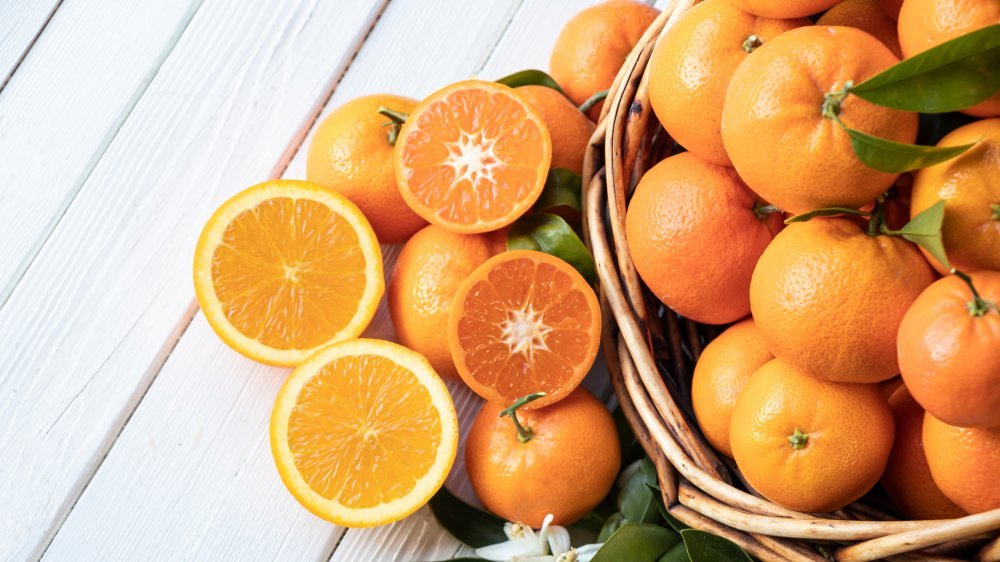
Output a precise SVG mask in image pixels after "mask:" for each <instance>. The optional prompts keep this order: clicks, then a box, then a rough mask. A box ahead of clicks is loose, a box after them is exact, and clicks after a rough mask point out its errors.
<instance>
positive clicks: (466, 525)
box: [429, 486, 507, 548]
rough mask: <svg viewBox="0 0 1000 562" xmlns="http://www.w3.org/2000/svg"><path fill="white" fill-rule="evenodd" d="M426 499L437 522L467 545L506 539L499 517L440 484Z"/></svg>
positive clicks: (501, 520) (486, 543)
mask: <svg viewBox="0 0 1000 562" xmlns="http://www.w3.org/2000/svg"><path fill="white" fill-rule="evenodd" d="M429 503H430V506H431V511H432V512H433V513H434V516H435V517H437V520H438V522H439V523H441V526H442V527H444V528H445V529H447V530H448V532H449V533H451V534H452V535H454V536H455V538H456V539H458V540H460V541H462V542H463V543H465V544H467V545H469V546H471V547H474V548H479V547H483V546H486V545H490V544H496V543H500V542H504V541H506V540H507V535H505V534H504V532H503V525H504V523H505V521H504V520H503V519H500V518H499V517H497V516H496V515H493V514H492V513H487V512H485V511H483V510H481V509H477V508H475V507H472V506H471V505H469V504H467V503H465V502H463V501H462V500H460V499H459V498H457V497H455V495H454V494H452V493H451V492H450V491H448V488H446V487H444V486H441V489H440V490H438V492H437V493H436V494H434V497H432V498H431V501H430V502H429Z"/></svg>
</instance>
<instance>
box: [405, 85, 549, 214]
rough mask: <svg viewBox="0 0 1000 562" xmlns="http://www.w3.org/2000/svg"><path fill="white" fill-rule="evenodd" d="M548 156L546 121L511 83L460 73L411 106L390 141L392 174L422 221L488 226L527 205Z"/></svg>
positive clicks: (534, 195)
mask: <svg viewBox="0 0 1000 562" xmlns="http://www.w3.org/2000/svg"><path fill="white" fill-rule="evenodd" d="M551 159H552V141H551V139H550V138H549V132H548V129H546V128H545V122H544V121H542V118H541V116H539V115H538V113H536V112H535V111H534V110H533V109H531V107H530V106H528V104H527V103H526V102H525V101H524V100H522V99H521V98H520V97H519V96H518V95H517V94H515V93H514V90H512V89H510V88H508V87H507V86H504V85H502V84H497V83H495V82H483V81H480V80H467V81H465V82H458V83H457V84H452V85H451V86H448V87H446V88H444V89H442V90H440V91H438V92H435V93H434V94H431V95H430V97H428V98H427V99H425V100H424V101H422V102H421V103H420V104H419V105H417V107H416V108H415V109H414V110H413V112H411V113H410V115H409V117H408V118H407V119H406V123H405V124H404V125H403V128H402V130H401V131H400V133H399V138H398V139H397V140H396V151H395V160H396V181H397V183H398V184H399V191H400V193H401V194H402V195H403V199H404V200H405V201H406V203H407V204H408V205H409V206H410V208H411V209H413V210H414V211H415V212H416V213H417V214H418V215H420V216H421V217H423V218H424V219H426V220H427V221H428V222H430V223H433V224H437V225H440V226H443V227H446V228H448V229H450V230H453V231H455V232H466V233H471V232H489V231H491V230H496V229H498V228H501V227H503V226H506V225H508V224H510V223H512V222H514V221H515V220H516V219H517V218H518V217H519V216H521V215H522V214H524V212H525V211H527V210H528V209H529V208H531V206H532V205H533V204H534V203H535V201H536V200H537V199H538V196H539V195H540V194H541V192H542V188H543V187H544V186H545V178H546V175H547V174H548V171H549V162H550V161H551Z"/></svg>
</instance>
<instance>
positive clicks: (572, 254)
mask: <svg viewBox="0 0 1000 562" xmlns="http://www.w3.org/2000/svg"><path fill="white" fill-rule="evenodd" d="M507 249H508V250H535V251H538V252H545V253H546V254H551V255H553V256H555V257H557V258H559V259H561V260H563V261H565V262H566V263H568V264H570V265H572V266H573V267H575V268H576V270H577V271H579V272H580V275H582V276H583V278H584V279H586V280H587V282H588V283H594V281H595V280H596V279H597V270H596V269H595V266H594V258H593V257H592V256H591V255H590V252H588V251H587V247H586V246H584V245H583V242H582V241H580V237H579V236H577V235H576V233H575V232H573V229H572V228H570V226H569V223H567V222H566V221H565V220H564V219H563V218H562V217H560V216H558V215H553V214H549V213H538V214H535V215H528V216H524V217H521V218H520V219H518V221H517V222H516V223H514V227H513V228H511V229H510V233H509V234H508V235H507Z"/></svg>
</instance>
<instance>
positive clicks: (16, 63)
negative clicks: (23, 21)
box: [0, 0, 63, 93]
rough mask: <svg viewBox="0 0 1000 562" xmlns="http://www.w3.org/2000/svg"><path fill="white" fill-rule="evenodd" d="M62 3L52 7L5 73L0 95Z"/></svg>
mask: <svg viewBox="0 0 1000 562" xmlns="http://www.w3.org/2000/svg"><path fill="white" fill-rule="evenodd" d="M62 3H63V0H59V1H58V2H56V3H55V5H54V6H52V10H51V11H49V15H48V16H46V17H45V21H44V22H42V26H41V27H40V28H38V31H37V32H35V35H34V36H33V37H32V38H31V41H29V42H28V45H27V46H25V48H24V51H22V52H21V55H20V56H18V57H17V60H16V61H14V66H12V67H11V69H10V72H8V73H7V76H4V79H3V82H0V93H3V90H4V88H6V87H7V84H9V83H10V79H11V78H13V77H14V73H16V72H17V69H19V68H21V63H23V62H24V59H26V58H28V53H29V52H31V49H32V48H33V47H34V46H35V43H37V42H38V38H39V37H41V36H42V33H44V32H45V29H46V28H47V27H48V26H49V22H50V21H52V17H53V16H55V15H56V12H57V11H59V7H60V6H62Z"/></svg>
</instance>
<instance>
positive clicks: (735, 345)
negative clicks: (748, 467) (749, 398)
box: [691, 318, 774, 457]
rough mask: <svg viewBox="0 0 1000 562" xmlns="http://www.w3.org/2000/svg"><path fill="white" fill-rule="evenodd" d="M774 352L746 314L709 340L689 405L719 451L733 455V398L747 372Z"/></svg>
mask: <svg viewBox="0 0 1000 562" xmlns="http://www.w3.org/2000/svg"><path fill="white" fill-rule="evenodd" d="M771 359H774V356H773V355H771V352H770V351H768V350H767V344H766V343H764V337H763V336H761V335H760V330H758V329H757V326H755V325H754V323H753V318H747V319H745V320H742V321H740V322H737V323H736V324H733V325H732V326H730V327H729V328H727V329H726V331H724V332H722V333H721V334H720V335H719V337H717V338H715V339H714V340H712V342H711V343H709V344H708V345H707V346H706V347H705V349H704V351H702V352H701V357H699V358H698V363H697V364H696V365H695V367H694V375H693V376H692V378H691V405H692V406H693V407H694V415H695V417H696V418H698V426H699V427H700V428H701V432H702V433H704V434H705V438H706V439H708V442H709V443H711V444H712V446H713V447H715V448H716V449H718V450H719V452H721V453H723V454H725V455H726V456H728V457H732V456H733V449H732V447H731V446H730V445H729V422H730V419H731V418H732V415H733V408H734V407H735V406H736V400H737V399H738V398H739V397H740V394H742V393H743V389H744V388H746V385H747V383H748V382H750V376H751V375H753V374H754V372H755V371H756V370H757V369H759V368H760V367H761V366H763V365H764V363H767V362H768V361H770V360H771Z"/></svg>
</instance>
